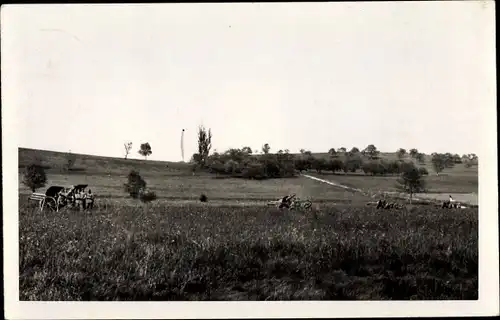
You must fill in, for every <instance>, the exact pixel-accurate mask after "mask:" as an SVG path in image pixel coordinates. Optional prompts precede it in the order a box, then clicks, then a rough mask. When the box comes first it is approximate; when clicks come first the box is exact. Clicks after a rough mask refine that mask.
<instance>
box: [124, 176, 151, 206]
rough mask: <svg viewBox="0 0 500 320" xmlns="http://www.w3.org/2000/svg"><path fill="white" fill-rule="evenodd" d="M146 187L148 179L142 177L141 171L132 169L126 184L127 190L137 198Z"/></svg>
mask: <svg viewBox="0 0 500 320" xmlns="http://www.w3.org/2000/svg"><path fill="white" fill-rule="evenodd" d="M145 188H146V181H144V179H143V178H142V177H141V175H140V174H139V172H137V171H135V170H132V171H130V173H129V174H128V182H127V183H125V184H124V189H125V192H127V193H128V194H129V195H130V196H131V197H132V198H134V199H137V198H138V197H139V195H140V194H141V191H142V190H143V189H145Z"/></svg>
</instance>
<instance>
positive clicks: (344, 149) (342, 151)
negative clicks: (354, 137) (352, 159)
mask: <svg viewBox="0 0 500 320" xmlns="http://www.w3.org/2000/svg"><path fill="white" fill-rule="evenodd" d="M338 152H340V153H346V152H347V149H346V148H344V147H341V148H339V149H338Z"/></svg>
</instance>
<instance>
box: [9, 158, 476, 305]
mask: <svg viewBox="0 0 500 320" xmlns="http://www.w3.org/2000/svg"><path fill="white" fill-rule="evenodd" d="M35 157H40V158H42V159H43V160H42V162H43V164H44V165H45V166H46V168H47V174H48V178H49V183H48V185H52V184H64V185H66V184H76V183H88V184H89V186H90V188H91V189H92V190H93V192H95V193H96V195H97V208H96V209H95V210H92V211H88V212H79V211H72V210H62V211H60V212H58V213H55V212H48V211H44V212H40V211H38V209H37V208H36V205H35V204H33V203H29V202H28V201H27V196H28V195H29V193H30V191H29V190H27V189H26V188H25V187H24V186H22V185H21V184H20V185H19V237H20V238H19V258H20V260H19V272H20V274H19V276H20V278H19V281H20V283H19V284H20V297H19V298H20V300H31V301H47V300H84V301H88V300H101V301H102V300H104V301H108V300H135V301H137V300H387V299H392V300H406V299H417V300H422V299H477V298H478V274H477V272H478V209H477V208H469V209H464V210H458V211H457V210H443V209H440V208H437V207H435V206H433V205H412V206H411V205H408V206H407V207H406V209H404V210H376V209H375V208H374V207H370V206H366V205H365V203H366V201H371V200H373V199H369V198H366V197H364V196H362V195H360V194H359V193H353V192H350V191H346V190H344V189H341V188H336V187H332V186H330V185H326V184H323V183H320V182H317V181H313V180H310V179H307V178H305V177H298V178H289V179H273V180H266V181H253V180H242V179H236V178H227V179H216V178H214V177H213V176H210V175H206V174H201V173H200V174H196V175H194V176H193V175H192V174H191V172H189V170H187V168H186V166H183V164H180V163H163V162H153V161H149V160H148V161H140V160H123V159H114V158H104V157H92V156H80V155H78V161H77V164H76V165H75V168H78V169H77V170H74V171H72V172H63V171H62V170H61V168H60V167H61V166H62V163H63V162H64V154H58V153H50V152H43V151H34V150H29V149H20V153H19V163H20V174H21V172H22V168H23V166H24V165H26V164H27V163H29V162H30V161H32V160H33V159H34V158H35ZM130 169H136V170H139V171H140V173H141V175H142V176H143V177H144V178H145V180H146V181H147V183H148V187H151V188H152V189H153V190H155V192H157V194H158V200H157V201H155V202H152V203H149V204H142V203H139V202H136V201H134V200H132V199H128V198H127V197H126V196H127V195H126V194H125V193H124V192H123V187H122V185H123V183H125V182H126V175H127V174H128V171H129V170H130ZM451 176H452V175H451ZM348 177H349V176H347V175H346V176H345V178H346V179H347V178H348ZM376 178H379V177H376ZM368 179H370V178H368ZM366 181H368V180H364V182H363V183H364V185H365V186H366V185H367V184H369V183H371V182H366ZM456 181H458V183H455V185H459V184H460V183H459V182H460V181H467V180H466V179H460V178H457V180H456ZM351 182H352V180H351ZM345 183H349V181H346V182H345ZM354 184H357V183H354ZM462 184H463V185H467V184H468V183H467V182H462ZM464 188H465V187H464ZM444 191H446V189H444ZM201 193H205V194H206V195H207V196H208V199H209V201H208V202H207V203H201V202H199V201H198V197H199V195H200V194H201ZM289 193H296V194H297V195H298V196H299V197H301V198H309V199H311V200H312V201H313V203H314V204H315V206H314V210H313V211H311V212H308V213H305V212H300V211H287V210H278V209H277V208H275V207H269V206H266V202H267V201H268V200H275V199H277V198H278V197H280V196H283V195H284V194H289Z"/></svg>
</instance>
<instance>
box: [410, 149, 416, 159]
mask: <svg viewBox="0 0 500 320" xmlns="http://www.w3.org/2000/svg"><path fill="white" fill-rule="evenodd" d="M417 154H418V150H417V149H415V148H412V149H410V157H412V158H416V157H417Z"/></svg>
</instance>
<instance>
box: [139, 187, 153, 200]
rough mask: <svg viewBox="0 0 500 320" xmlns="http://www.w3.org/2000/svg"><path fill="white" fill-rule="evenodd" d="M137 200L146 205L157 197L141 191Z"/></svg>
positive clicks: (151, 192) (146, 191)
mask: <svg viewBox="0 0 500 320" xmlns="http://www.w3.org/2000/svg"><path fill="white" fill-rule="evenodd" d="M139 199H140V200H141V201H142V202H144V203H147V202H151V201H154V200H156V199H157V197H156V193H154V192H153V191H151V190H144V189H141V191H140V192H139Z"/></svg>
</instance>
